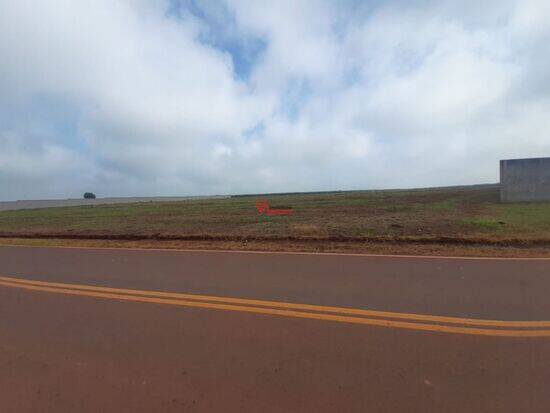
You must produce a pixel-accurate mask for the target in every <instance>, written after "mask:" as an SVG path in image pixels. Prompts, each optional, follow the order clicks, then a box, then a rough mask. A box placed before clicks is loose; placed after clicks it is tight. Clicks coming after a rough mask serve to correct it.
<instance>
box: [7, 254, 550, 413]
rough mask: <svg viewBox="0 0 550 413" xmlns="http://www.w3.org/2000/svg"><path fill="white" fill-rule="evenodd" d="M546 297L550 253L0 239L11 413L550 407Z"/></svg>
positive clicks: (540, 409)
mask: <svg viewBox="0 0 550 413" xmlns="http://www.w3.org/2000/svg"><path fill="white" fill-rule="evenodd" d="M549 293H550V261H548V260H546V261H545V260H483V259H471V260H466V259H446V258H435V259H430V258H403V257H365V256H363V257H361V256H345V255H307V254H304V255H301V254H254V253H222V252H176V251H137V250H134V251H132V250H99V249H96V250H94V249H89V250H86V249H54V248H28V247H27V248H24V247H0V411H1V412H50V411H51V412H65V411H81V412H83V411H84V412H85V411H90V412H97V411H107V412H110V411H114V412H125V411H128V412H140V411H144V412H145V411H146V412H150V411H197V412H204V411H207V412H208V411H223V412H237V411H238V412H258V411H262V412H321V411H335V412H355V411H357V412H366V411H368V412H395V411H404V412H440V411H441V412H548V411H550V392H549V391H548V385H547V383H549V382H550V300H549V299H548V297H549ZM342 308H345V310H342ZM435 316H437V317H435ZM495 320H496V321H495ZM545 321H549V322H546V323H545Z"/></svg>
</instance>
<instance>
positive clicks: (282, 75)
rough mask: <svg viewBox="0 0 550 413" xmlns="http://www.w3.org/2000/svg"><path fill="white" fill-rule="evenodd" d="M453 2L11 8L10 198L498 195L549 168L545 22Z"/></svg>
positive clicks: (2, 117) (3, 40) (514, 9)
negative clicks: (448, 191) (512, 166)
mask: <svg viewBox="0 0 550 413" xmlns="http://www.w3.org/2000/svg"><path fill="white" fill-rule="evenodd" d="M459 3H460V4H458V3H457V2H455V1H446V2H422V3H418V4H416V3H415V4H413V3H409V2H407V4H406V5H405V4H403V2H399V1H396V2H384V3H377V2H374V3H372V4H370V3H368V2H359V3H357V2H331V1H324V0H300V1H284V2H283V1H281V2H271V1H265V2H264V1H257V2H244V1H241V0H225V1H210V2H206V3H203V4H199V5H198V7H203V10H202V14H201V15H199V16H195V15H193V14H192V11H187V12H185V13H181V14H180V17H179V18H178V17H176V16H174V15H169V14H168V13H167V10H168V8H169V3H168V2H167V1H148V0H116V1H112V0H82V1H78V2H74V1H70V0H47V1H41V2H31V1H30V0H17V1H15V0H6V1H5V2H4V3H3V5H2V13H0V57H1V59H2V65H0V90H1V91H2V93H0V144H2V149H3V150H2V152H0V183H3V186H2V188H1V189H0V199H12V198H15V197H19V198H23V197H26V198H33V197H37V196H39V195H40V196H48V195H49V196H78V195H80V193H81V192H82V191H84V190H93V191H94V192H97V193H98V194H100V195H147V194H154V195H160V194H165V195H169V194H174V195H175V194H187V193H189V194H199V193H204V194H207V193H231V192H258V191H266V192H267V191H269V192H270V191H278V190H281V191H287V190H310V189H311V190H313V189H330V188H338V189H340V188H341V189H345V188H370V187H376V188H380V187H398V186H421V185H445V184H459V183H477V182H490V181H496V179H497V173H498V165H497V163H496V162H497V160H498V159H499V158H500V157H515V156H518V157H523V156H543V155H548V154H550V139H548V137H547V132H546V131H547V130H548V128H549V126H550V125H549V120H548V118H549V117H548V116H547V113H549V110H550V99H549V98H548V97H547V96H548V92H550V77H549V75H548V73H550V63H548V62H550V59H549V57H550V56H548V52H547V51H546V48H547V42H548V40H550V25H549V23H548V21H550V9H549V8H548V6H547V2H545V1H544V0H530V1H519V0H518V1H512V0H510V1H491V2H487V3H486V4H485V3H479V2H474V1H469V0H465V1H463V2H459ZM204 16H206V17H204ZM205 39H206V40H208V41H205ZM256 40H257V41H258V42H259V43H260V44H263V49H261V50H260V51H259V52H257V55H256V56H255V58H254V59H251V60H249V59H248V58H249V56H248V54H249V53H250V50H248V47H249V44H251V42H252V43H254V42H255V41H256ZM224 42H225V43H224ZM227 44H229V45H231V44H240V45H241V47H242V50H240V51H239V50H234V49H232V48H231V47H229V46H227ZM245 55H246V56H245ZM245 57H246V58H247V60H246V64H250V65H251V67H250V68H249V69H250V70H249V73H250V75H249V76H248V77H244V78H243V77H242V76H239V75H237V73H236V66H237V65H239V64H240V65H241V66H242V64H243V62H244V60H245ZM239 59H241V60H242V61H240V60H239ZM59 102H62V105H60V104H59ZM50 106H56V107H57V106H59V108H58V109H57V111H50V110H49V109H51V108H50ZM52 113H54V114H55V116H54V115H53V114H52ZM45 176H47V177H49V179H50V180H53V181H55V182H56V184H55V185H52V186H49V188H51V190H50V191H49V192H48V187H45V186H44V183H43V182H44V181H43V177H45Z"/></svg>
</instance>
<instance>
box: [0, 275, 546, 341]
mask: <svg viewBox="0 0 550 413" xmlns="http://www.w3.org/2000/svg"><path fill="white" fill-rule="evenodd" d="M0 286H4V287H12V288H21V289H24V290H30V291H43V292H49V293H56V294H68V295H77V296H86V297H96V298H104V299H112V300H122V301H134V302H142V303H154V304H165V305H174V306H181V307H196V308H208V309H216V310H226V311H239V312H246V313H255V314H267V315H276V316H284V317H294V318H305V319H313V320H325V321H336V322H340V323H351V324H363V325H372V326H383V327H392V328H404V329H409V330H421V331H432V332H440V333H455V334H470V335H482V336H501V337H550V321H501V320H482V319H473V318H460V317H445V316H434V315H422V314H408V313H396V312H388V311H375V310H363V309H358V308H344V307H328V306H318V305H310V304H295V303H285V302H279V301H264V300H250V299H244V298H232V297H216V296H208V295H197V294H184V293H168V292H160V291H143V290H130V289H124V288H108V287H96V286H91V285H81V284H67V283H54V282H44V281H34V280H25V279H19V278H12V277H2V276H0Z"/></svg>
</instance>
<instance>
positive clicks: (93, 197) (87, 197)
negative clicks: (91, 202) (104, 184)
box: [84, 192, 95, 199]
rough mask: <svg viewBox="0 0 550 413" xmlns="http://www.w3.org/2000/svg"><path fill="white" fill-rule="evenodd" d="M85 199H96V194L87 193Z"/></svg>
mask: <svg viewBox="0 0 550 413" xmlns="http://www.w3.org/2000/svg"><path fill="white" fill-rule="evenodd" d="M84 199H95V194H93V193H91V192H86V193H85V194H84Z"/></svg>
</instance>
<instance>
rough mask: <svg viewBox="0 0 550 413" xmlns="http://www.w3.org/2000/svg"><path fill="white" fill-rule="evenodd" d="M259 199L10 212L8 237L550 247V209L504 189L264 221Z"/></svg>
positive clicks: (309, 209)
mask: <svg viewBox="0 0 550 413" xmlns="http://www.w3.org/2000/svg"><path fill="white" fill-rule="evenodd" d="M258 198H260V197H259V196H244V197H233V198H227V199H198V200H187V201H183V202H147V203H131V204H117V205H93V206H79V207H63V208H47V209H36V210H19V211H3V212H0V233H1V234H2V236H3V237H12V238H17V237H38V238H75V239H95V240H96V242H97V240H98V239H99V240H102V239H103V240H105V241H108V240H117V241H119V242H121V241H125V242H138V241H139V242H142V243H143V242H146V243H147V242H149V243H150V242H153V241H154V242H156V243H157V244H158V242H164V243H172V244H173V243H174V242H176V241H179V242H183V241H185V242H190V241H193V242H195V243H201V244H200V245H199V246H200V247H204V246H205V244H204V243H208V245H210V246H212V244H215V245H213V246H214V247H216V246H221V245H223V247H224V248H234V247H239V248H242V247H243V246H244V247H253V248H255V249H278V248H280V245H281V243H286V244H287V246H288V247H289V248H290V247H291V244H292V245H293V246H292V248H290V249H303V248H306V249H307V248H309V249H311V248H314V249H317V250H318V249H323V250H327V249H328V250H330V248H336V249H338V248H339V247H338V245H339V244H345V248H344V249H351V250H354V251H363V250H365V249H368V248H371V247H372V246H373V245H374V244H379V243H383V244H385V246H384V248H388V245H390V246H391V244H392V243H395V244H396V245H399V246H400V248H402V247H403V244H407V243H408V244H411V245H412V244H422V245H425V244H429V245H432V246H434V245H443V244H444V245H453V246H455V247H456V245H458V246H459V247H460V248H469V246H472V245H477V246H485V247H491V248H492V247H502V246H506V247H512V248H516V249H521V250H524V249H525V248H526V247H529V248H536V249H537V254H540V253H545V252H546V250H547V248H548V245H550V219H549V217H550V204H544V203H540V204H535V203H533V204H501V203H499V189H498V186H496V185H486V186H474V187H459V188H440V189H424V190H408V191H404V190H398V191H363V192H361V191H354V192H334V193H316V194H290V195H270V196H265V197H263V198H265V199H267V200H268V201H269V202H270V203H271V205H272V206H278V205H285V206H292V207H293V208H294V211H295V213H294V215H293V216H290V217H271V218H269V217H266V216H263V215H259V214H258V213H257V211H256V209H255V202H256V200H257V199H258ZM172 244H170V245H166V246H168V247H170V246H174V245H172ZM274 244H277V245H278V246H277V245H274ZM298 244H299V245H298ZM300 245H301V246H300ZM146 246H150V245H149V244H147V245H146ZM176 246H179V247H181V244H178V245H176ZM407 248H408V247H407ZM453 248H454V247H453ZM287 249H288V248H287ZM432 249H433V248H432Z"/></svg>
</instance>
